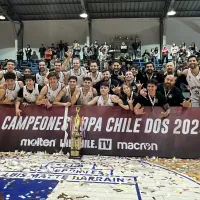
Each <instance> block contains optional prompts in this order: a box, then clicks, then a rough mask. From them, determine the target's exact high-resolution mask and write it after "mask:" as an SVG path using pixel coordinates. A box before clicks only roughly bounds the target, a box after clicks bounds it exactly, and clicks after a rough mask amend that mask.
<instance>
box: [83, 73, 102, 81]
mask: <svg viewBox="0 0 200 200" xmlns="http://www.w3.org/2000/svg"><path fill="white" fill-rule="evenodd" d="M87 76H88V77H90V78H91V79H92V82H95V83H97V82H99V81H100V80H101V79H102V73H101V72H99V71H97V75H96V76H95V77H93V76H92V72H90V73H88V74H87Z"/></svg>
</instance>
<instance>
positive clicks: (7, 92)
mask: <svg viewBox="0 0 200 200" xmlns="http://www.w3.org/2000/svg"><path fill="white" fill-rule="evenodd" d="M4 78H5V87H4V88H2V89H0V104H14V102H15V100H16V98H17V95H18V92H19V90H20V88H22V87H23V86H24V84H23V82H22V81H16V75H15V74H14V73H12V72H7V73H6V74H5V75H4Z"/></svg>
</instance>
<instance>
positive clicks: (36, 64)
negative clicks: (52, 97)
mask: <svg viewBox="0 0 200 200" xmlns="http://www.w3.org/2000/svg"><path fill="white" fill-rule="evenodd" d="M0 62H2V64H3V65H4V64H5V60H0ZM169 62H171V60H169ZM159 63H161V61H160V59H159ZM133 65H138V66H139V68H140V69H143V68H144V66H145V62H144V61H143V60H142V59H141V58H138V59H136V60H135V61H133ZM25 67H30V68H31V70H32V72H33V74H36V73H38V71H39V60H34V61H23V63H22V64H21V66H18V67H17V70H18V71H20V72H21V73H22V74H23V72H24V68H25ZM162 69H163V65H162V64H159V65H158V66H156V70H162Z"/></svg>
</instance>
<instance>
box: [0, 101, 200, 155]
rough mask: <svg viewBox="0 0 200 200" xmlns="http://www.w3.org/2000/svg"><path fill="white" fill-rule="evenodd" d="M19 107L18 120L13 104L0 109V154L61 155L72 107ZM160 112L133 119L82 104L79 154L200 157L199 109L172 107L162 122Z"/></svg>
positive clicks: (117, 111) (128, 113)
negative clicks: (34, 153)
mask: <svg viewBox="0 0 200 200" xmlns="http://www.w3.org/2000/svg"><path fill="white" fill-rule="evenodd" d="M21 108H22V116H20V117H17V116H15V108H14V106H0V110H1V116H0V128H1V129H0V151H15V150H24V151H33V152H36V151H47V152H48V153H55V152H59V151H60V150H61V149H62V147H63V146H64V148H63V149H62V150H63V152H65V153H66V152H68V151H69V147H70V142H71V141H70V117H71V116H75V114H76V111H75V108H76V106H74V107H70V108H69V112H68V117H66V113H65V108H64V107H58V106H55V107H52V108H50V109H46V108H45V107H43V106H36V105H33V106H28V107H26V108H23V107H21ZM162 111H163V110H162V108H160V107H157V108H154V109H153V110H152V108H149V107H146V108H145V114H144V115H142V116H135V114H134V113H133V112H131V111H126V110H123V109H121V108H120V107H100V106H99V107H98V106H81V107H80V113H79V115H80V117H82V116H84V127H82V129H84V130H83V131H84V133H85V137H84V139H83V142H82V146H83V154H89V155H98V154H100V155H109V156H110V155H111V156H135V157H137V156H138V157H139V156H140V157H141V156H158V157H171V158H172V157H174V156H175V157H178V158H200V151H199V148H200V137H199V129H200V126H199V125H200V124H199V119H200V114H199V112H200V109H199V108H189V109H185V108H182V107H175V108H172V113H171V115H170V116H169V117H168V118H166V119H161V118H160V113H161V112H162ZM64 119H66V120H64ZM64 121H65V123H66V124H68V129H67V133H68V134H69V137H68V139H67V140H66V141H64V136H65V131H64V130H63V123H64Z"/></svg>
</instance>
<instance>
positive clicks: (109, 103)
mask: <svg viewBox="0 0 200 200" xmlns="http://www.w3.org/2000/svg"><path fill="white" fill-rule="evenodd" d="M97 106H113V103H112V100H111V95H110V94H109V95H108V100H107V101H106V102H104V100H103V97H102V96H99V98H98V101H97Z"/></svg>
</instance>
